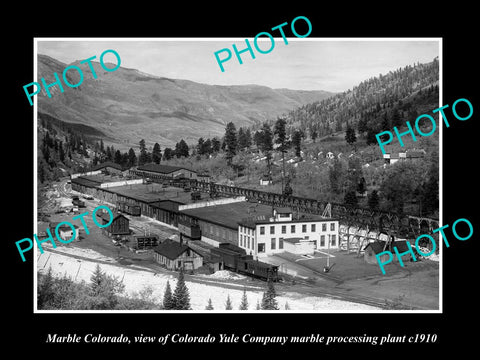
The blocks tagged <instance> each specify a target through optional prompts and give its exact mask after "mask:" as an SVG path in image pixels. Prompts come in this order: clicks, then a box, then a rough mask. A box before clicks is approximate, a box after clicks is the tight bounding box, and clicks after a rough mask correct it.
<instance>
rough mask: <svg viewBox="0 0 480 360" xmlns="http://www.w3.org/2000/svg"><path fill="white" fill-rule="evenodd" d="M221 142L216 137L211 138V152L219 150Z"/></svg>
mask: <svg viewBox="0 0 480 360" xmlns="http://www.w3.org/2000/svg"><path fill="white" fill-rule="evenodd" d="M220 147H221V143H220V140H218V139H217V138H216V137H214V138H212V152H213V153H218V152H219V151H220Z"/></svg>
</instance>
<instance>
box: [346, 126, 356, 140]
mask: <svg viewBox="0 0 480 360" xmlns="http://www.w3.org/2000/svg"><path fill="white" fill-rule="evenodd" d="M345 140H346V141H347V143H348V144H349V145H353V144H354V143H355V142H356V141H357V136H356V135H355V129H354V128H353V127H351V126H350V124H348V123H347V131H346V132H345Z"/></svg>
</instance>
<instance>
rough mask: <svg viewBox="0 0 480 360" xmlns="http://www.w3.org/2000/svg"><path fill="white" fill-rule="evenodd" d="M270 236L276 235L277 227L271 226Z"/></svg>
mask: <svg viewBox="0 0 480 360" xmlns="http://www.w3.org/2000/svg"><path fill="white" fill-rule="evenodd" d="M270 234H275V226H270Z"/></svg>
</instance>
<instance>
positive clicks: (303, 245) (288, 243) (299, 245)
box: [283, 237, 315, 255]
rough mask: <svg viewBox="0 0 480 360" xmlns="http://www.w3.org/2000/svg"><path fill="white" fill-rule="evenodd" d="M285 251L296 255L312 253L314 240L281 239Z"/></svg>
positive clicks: (313, 251)
mask: <svg viewBox="0 0 480 360" xmlns="http://www.w3.org/2000/svg"><path fill="white" fill-rule="evenodd" d="M283 248H284V249H285V251H287V252H289V253H292V254H296V255H313V254H314V253H315V241H313V240H306V239H304V238H298V237H297V238H286V239H283Z"/></svg>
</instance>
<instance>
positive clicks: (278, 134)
mask: <svg viewBox="0 0 480 360" xmlns="http://www.w3.org/2000/svg"><path fill="white" fill-rule="evenodd" d="M286 123H287V122H286V121H285V119H282V118H278V119H277V121H276V122H275V126H274V129H273V134H274V135H275V143H276V144H278V145H279V146H278V151H280V152H281V153H282V191H283V192H284V193H285V189H284V187H283V180H284V178H285V153H286V152H287V130H286V128H285V125H286Z"/></svg>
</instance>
